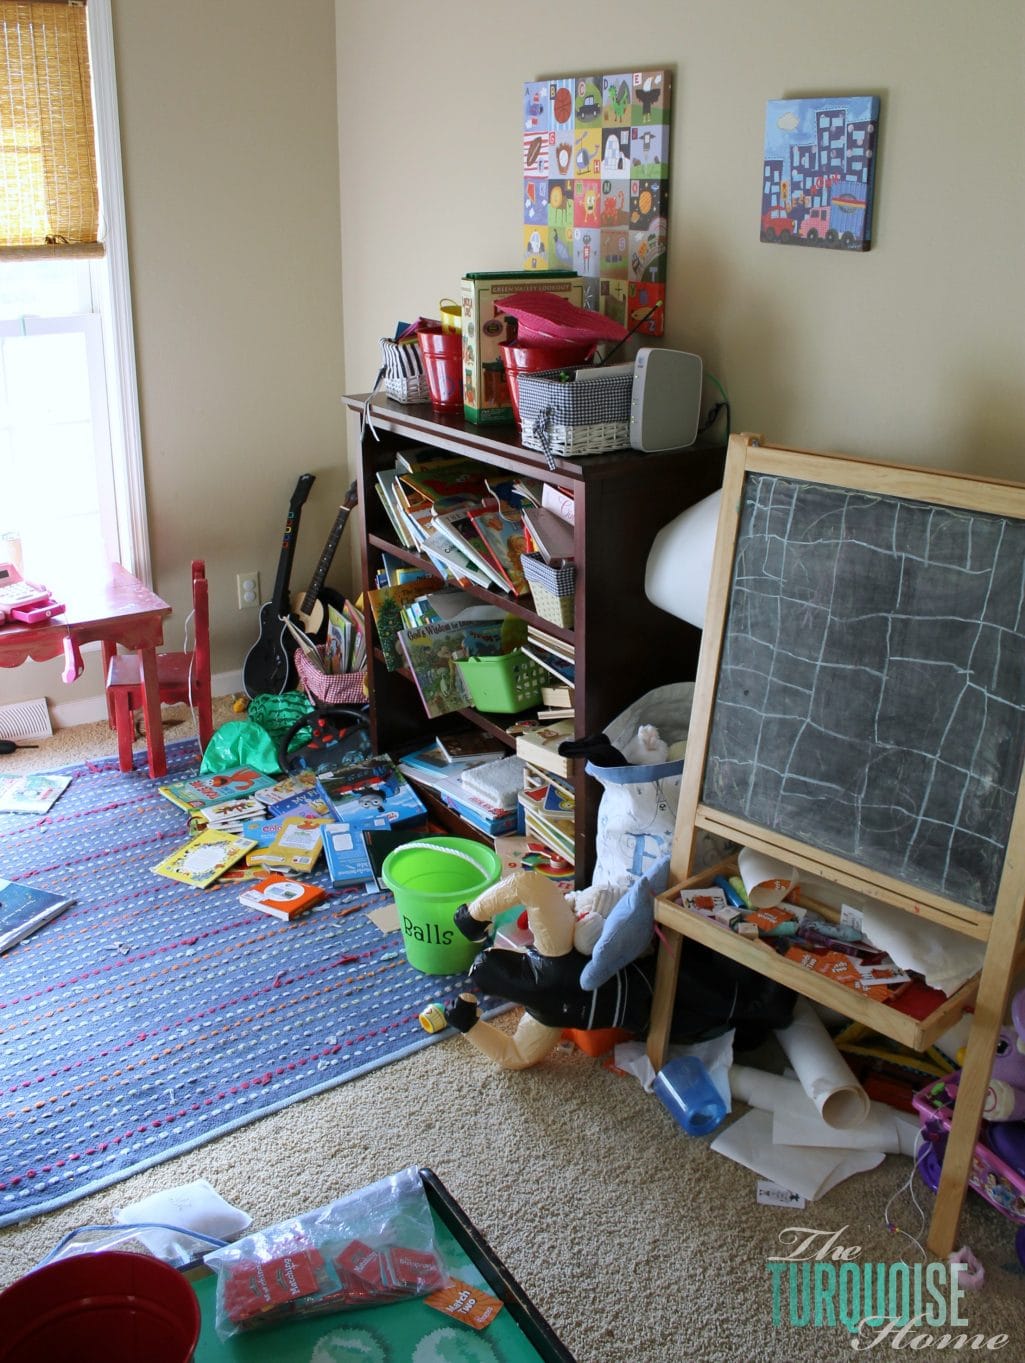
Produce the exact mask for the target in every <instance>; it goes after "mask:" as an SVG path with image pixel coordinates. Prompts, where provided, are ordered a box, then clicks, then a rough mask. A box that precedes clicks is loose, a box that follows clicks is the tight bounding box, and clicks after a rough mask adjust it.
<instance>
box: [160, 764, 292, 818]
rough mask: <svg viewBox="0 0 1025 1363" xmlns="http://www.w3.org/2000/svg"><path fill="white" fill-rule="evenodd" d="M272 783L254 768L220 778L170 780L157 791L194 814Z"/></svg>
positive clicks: (240, 768)
mask: <svg viewBox="0 0 1025 1363" xmlns="http://www.w3.org/2000/svg"><path fill="white" fill-rule="evenodd" d="M273 784H274V778H273V777H272V776H267V775H265V774H264V773H263V772H262V771H257V769H256V768H255V767H236V768H235V770H234V771H226V772H221V773H220V774H218V775H217V776H193V777H190V778H189V779H187V780H184V781H169V782H167V784H166V785H162V786H158V787H157V789H158V790H159V791H160V794H161V795H163V796H164V798H165V799H167V800H170V801H171V803H172V804H176V805H177V806H178V807H179V809H184V810H186V811H187V812H190V813H191V811H192V810H194V809H202V808H203V807H204V806H205V805H212V804H215V803H216V802H217V801H218V800H228V799H231V798H233V797H235V796H239V795H255V794H256V792H257V791H258V790H263V788H264V787H265V786H271V785H273Z"/></svg>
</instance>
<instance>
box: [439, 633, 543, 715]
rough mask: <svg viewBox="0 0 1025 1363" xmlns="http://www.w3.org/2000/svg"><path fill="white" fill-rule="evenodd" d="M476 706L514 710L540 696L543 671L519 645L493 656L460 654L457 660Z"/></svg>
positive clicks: (503, 711)
mask: <svg viewBox="0 0 1025 1363" xmlns="http://www.w3.org/2000/svg"><path fill="white" fill-rule="evenodd" d="M456 666H457V667H458V668H459V671H460V673H461V674H462V678H463V681H464V682H465V683H466V689H467V690H468V691H469V693H470V697H471V699H472V700H473V703H474V705H475V706H476V707H477V709H478V710H490V711H492V712H496V711H497V712H499V713H501V714H510V715H511V714H516V712H517V711H519V710H526V709H527V708H528V707H529V706H531V705H537V704H538V703H539V702H540V700H541V678H542V676H543V675H544V672H543V669H542V668H540V667H539V666H538V665H537V663H535V662H534V660H533V658H528V657H527V656H526V654H525V653H522V652H521V651H520V650H519V649H518V648H514V649H513V650H512V652H511V653H501V654H499V655H498V657H496V658H463V659H459V660H458V661H457V663H456Z"/></svg>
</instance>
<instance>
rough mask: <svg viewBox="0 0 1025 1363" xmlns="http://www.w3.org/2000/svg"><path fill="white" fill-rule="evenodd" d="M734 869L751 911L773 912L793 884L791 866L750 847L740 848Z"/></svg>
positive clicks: (794, 875)
mask: <svg viewBox="0 0 1025 1363" xmlns="http://www.w3.org/2000/svg"><path fill="white" fill-rule="evenodd" d="M737 869H738V870H739V871H740V878H741V880H742V881H743V882H744V889H745V890H746V891H747V897H748V899H749V900H750V901H751V907H752V908H754V909H771V908H775V906H776V905H777V904H781V903H782V902H783V900H784V899H785V898H786V897H787V895H788V894H789V893H790V891H791V890H792V889H793V888H794V886H795V885H796V884H797V872H796V871H795V870H794V868H793V867H792V866H788V865H787V864H786V862H785V861H777V860H776V859H775V858H774V857H767V856H766V855H765V854H764V853H763V852H755V851H753V850H752V849H751V848H750V847H745V848H743V850H742V851H741V853H740V855H739V856H738V857H737Z"/></svg>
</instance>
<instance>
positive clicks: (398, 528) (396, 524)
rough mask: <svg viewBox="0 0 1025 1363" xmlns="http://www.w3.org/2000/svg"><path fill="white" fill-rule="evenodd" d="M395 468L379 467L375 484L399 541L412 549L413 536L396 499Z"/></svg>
mask: <svg viewBox="0 0 1025 1363" xmlns="http://www.w3.org/2000/svg"><path fill="white" fill-rule="evenodd" d="M397 476H398V475H397V473H396V471H395V469H378V471H377V474H376V475H375V486H376V489H377V495H378V497H379V498H380V501H381V505H382V506H383V507H384V509H385V512H386V514H387V516H388V519H389V520H390V521H391V523H392V529H393V530H394V531H395V534H396V536H397V537H398V541H399V543H400V544H401V545H402V546H403V547H404V548H406V549H412V547H413V541H412V536H411V535H410V532H409V530H408V528H407V526H406V523H405V521H404V520H403V518H402V517H401V516H400V514H399V511H398V507H397V504H396V500H395V491H394V487H395V479H396V477H397Z"/></svg>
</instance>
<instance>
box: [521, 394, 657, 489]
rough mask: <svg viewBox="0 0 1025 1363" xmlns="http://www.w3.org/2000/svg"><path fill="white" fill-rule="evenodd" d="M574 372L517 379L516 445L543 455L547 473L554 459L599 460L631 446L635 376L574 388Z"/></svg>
mask: <svg viewBox="0 0 1025 1363" xmlns="http://www.w3.org/2000/svg"><path fill="white" fill-rule="evenodd" d="M577 372H578V371H576V370H573V369H562V370H560V369H546V370H543V371H542V372H541V373H539V374H521V375H520V377H519V405H520V421H521V430H520V439H521V440H522V441H523V443H524V445H526V446H527V447H528V449H532V450H541V451H542V453H543V454H544V456H545V460H546V462H547V464H548V467H549V468H550V469H554V468H555V456H556V455H561V456H566V455H578V454H600V453H602V452H603V451H606V450H622V449H626V448H628V446H629V443H630V439H629V437H630V397H631V393H632V391H633V374H632V373H627V374H623V373H618V374H614V373H610V374H607V375H605V376H604V377H601V378H592V377H588V378H586V379H584V380H582V381H579V382H578V381H577V378H576V374H577ZM567 376H570V377H567Z"/></svg>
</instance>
